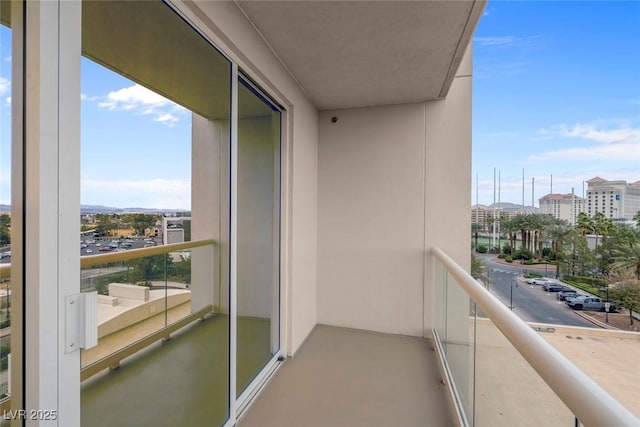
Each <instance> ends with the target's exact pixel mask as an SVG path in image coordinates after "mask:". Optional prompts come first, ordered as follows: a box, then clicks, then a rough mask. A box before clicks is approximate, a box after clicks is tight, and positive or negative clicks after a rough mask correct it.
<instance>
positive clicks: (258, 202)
mask: <svg viewBox="0 0 640 427" xmlns="http://www.w3.org/2000/svg"><path fill="white" fill-rule="evenodd" d="M237 199H238V205H237V225H238V232H237V253H238V255H237V269H238V273H237V313H238V315H237V364H236V373H237V383H236V394H237V396H241V395H242V393H243V392H244V391H245V390H246V389H247V387H248V386H249V384H251V382H252V381H253V380H254V379H255V378H256V377H257V375H258V373H259V372H260V371H261V370H262V369H263V368H264V367H265V366H266V365H267V363H268V362H269V361H270V360H272V359H273V357H274V355H275V354H276V353H277V352H278V350H279V349H280V334H279V313H280V304H279V302H280V110H279V109H278V108H277V107H276V106H275V105H274V104H273V103H271V102H270V101H269V99H268V98H266V97H265V96H264V95H263V94H262V93H261V92H260V91H259V90H258V89H257V88H256V87H255V86H253V85H252V84H251V83H249V82H248V81H247V80H245V79H243V78H240V79H239V84H238V159H237Z"/></svg>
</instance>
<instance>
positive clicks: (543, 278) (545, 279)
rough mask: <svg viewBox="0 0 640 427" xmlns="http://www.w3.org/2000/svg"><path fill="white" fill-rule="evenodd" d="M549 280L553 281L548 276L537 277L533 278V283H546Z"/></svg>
mask: <svg viewBox="0 0 640 427" xmlns="http://www.w3.org/2000/svg"><path fill="white" fill-rule="evenodd" d="M548 282H553V280H551V279H549V278H547V277H536V278H535V279H533V282H532V284H533V285H544V284H545V283H548Z"/></svg>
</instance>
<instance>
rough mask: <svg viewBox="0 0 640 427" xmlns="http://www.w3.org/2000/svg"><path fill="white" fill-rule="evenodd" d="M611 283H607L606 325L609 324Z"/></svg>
mask: <svg viewBox="0 0 640 427" xmlns="http://www.w3.org/2000/svg"><path fill="white" fill-rule="evenodd" d="M610 307H611V305H609V282H607V302H606V303H605V305H604V321H605V323H609V308H610Z"/></svg>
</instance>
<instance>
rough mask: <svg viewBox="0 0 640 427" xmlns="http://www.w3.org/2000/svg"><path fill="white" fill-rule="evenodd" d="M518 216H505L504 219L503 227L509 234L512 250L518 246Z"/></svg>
mask: <svg viewBox="0 0 640 427" xmlns="http://www.w3.org/2000/svg"><path fill="white" fill-rule="evenodd" d="M516 218H517V216H515V217H513V218H505V219H503V220H502V224H501V227H502V229H503V230H504V231H505V232H506V233H507V235H508V236H509V246H510V247H511V250H512V251H513V250H515V248H516V238H517V235H516V233H517V232H518V224H517V223H516Z"/></svg>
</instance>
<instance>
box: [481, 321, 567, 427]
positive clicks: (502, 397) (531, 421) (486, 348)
mask: <svg viewBox="0 0 640 427" xmlns="http://www.w3.org/2000/svg"><path fill="white" fill-rule="evenodd" d="M475 363H476V373H475V402H476V403H475V424H474V425H477V426H488V425H490V426H496V427H498V426H505V427H507V426H514V425H517V426H531V427H533V426H567V427H568V426H573V425H574V422H575V417H574V415H573V414H572V412H571V411H570V410H569V408H567V406H566V405H565V404H564V403H563V402H562V400H561V399H560V398H559V397H558V395H557V394H556V393H555V392H554V391H553V390H552V389H551V388H550V387H549V386H548V385H547V383H546V382H545V381H544V380H543V379H542V378H541V377H540V376H539V375H538V373H537V372H536V371H535V370H534V369H533V368H532V367H531V365H530V364H529V362H527V361H526V360H525V359H524V357H522V355H520V353H519V352H518V350H516V348H515V347H514V346H513V345H512V344H511V343H510V342H509V340H507V338H506V337H505V336H504V335H503V334H502V332H500V330H499V329H498V328H497V327H496V325H495V324H494V323H493V322H492V321H491V320H489V319H487V318H485V317H478V318H477V320H476V362H475Z"/></svg>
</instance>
